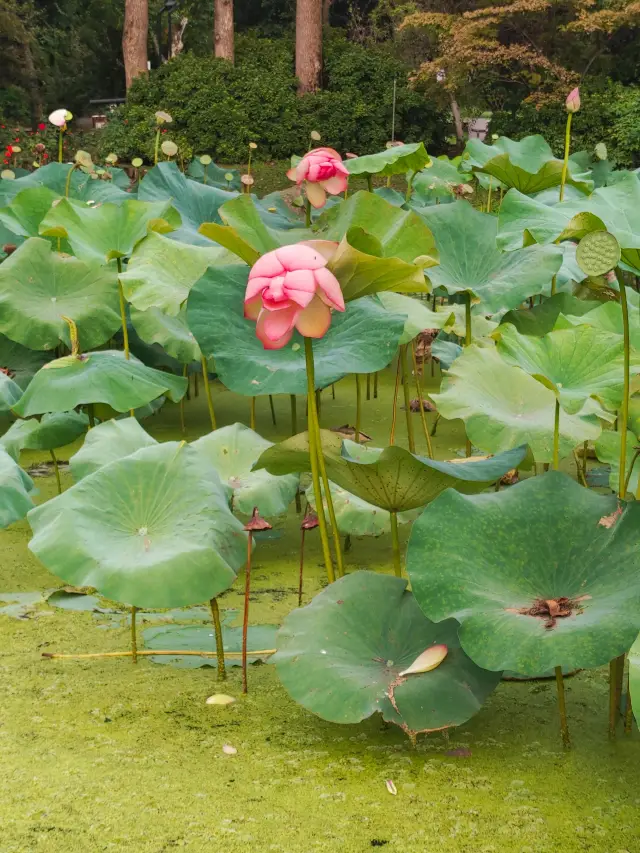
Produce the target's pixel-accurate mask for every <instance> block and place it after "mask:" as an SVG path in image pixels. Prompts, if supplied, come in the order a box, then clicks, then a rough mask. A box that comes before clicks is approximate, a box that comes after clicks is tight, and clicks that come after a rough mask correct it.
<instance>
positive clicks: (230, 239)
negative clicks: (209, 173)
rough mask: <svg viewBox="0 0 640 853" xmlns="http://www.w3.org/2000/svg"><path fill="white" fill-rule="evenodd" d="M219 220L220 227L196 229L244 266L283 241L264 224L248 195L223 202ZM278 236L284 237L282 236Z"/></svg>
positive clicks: (208, 226) (212, 226) (216, 225)
mask: <svg viewBox="0 0 640 853" xmlns="http://www.w3.org/2000/svg"><path fill="white" fill-rule="evenodd" d="M219 218H220V219H221V220H222V223H224V224H222V225H220V224H218V223H216V222H206V223H204V224H203V225H201V226H200V228H199V229H198V230H199V233H200V234H203V235H204V236H205V237H208V238H209V239H210V240H214V241H215V242H216V243H219V244H220V245H221V246H224V247H225V248H226V249H228V250H229V251H230V252H233V253H234V254H236V255H237V256H238V257H239V258H241V259H242V260H243V261H245V263H248V264H254V263H255V262H256V261H257V259H258V258H259V256H260V255H264V254H265V253H266V252H271V251H273V249H277V248H278V247H279V246H281V245H282V244H283V240H282V239H279V238H278V237H276V236H275V234H274V232H273V231H270V230H269V228H267V226H266V225H265V224H264V222H263V221H262V219H261V218H260V214H259V212H258V210H257V208H256V207H255V205H254V204H253V202H252V200H251V197H250V196H248V195H241V196H237V197H236V198H234V199H232V200H230V201H227V202H226V203H225V204H224V206H223V207H221V208H220V211H219ZM279 236H281V237H282V238H284V237H285V235H284V234H283V235H279ZM294 242H295V238H294Z"/></svg>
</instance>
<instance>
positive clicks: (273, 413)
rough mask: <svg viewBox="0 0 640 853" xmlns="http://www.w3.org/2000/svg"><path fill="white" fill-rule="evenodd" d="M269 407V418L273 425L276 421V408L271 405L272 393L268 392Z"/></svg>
mask: <svg viewBox="0 0 640 853" xmlns="http://www.w3.org/2000/svg"><path fill="white" fill-rule="evenodd" d="M269 408H270V409H271V420H272V422H273V425H274V426H277V425H278V423H277V421H276V410H275V407H274V405H273V395H272V394H269Z"/></svg>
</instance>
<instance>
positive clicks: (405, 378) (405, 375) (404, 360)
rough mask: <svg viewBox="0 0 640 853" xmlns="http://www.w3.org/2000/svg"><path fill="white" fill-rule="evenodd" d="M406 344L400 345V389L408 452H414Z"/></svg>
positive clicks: (414, 441) (414, 443)
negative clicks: (402, 397)
mask: <svg viewBox="0 0 640 853" xmlns="http://www.w3.org/2000/svg"><path fill="white" fill-rule="evenodd" d="M407 349H408V344H403V345H402V346H401V347H400V357H401V359H402V390H403V392H404V413H405V418H406V421H407V440H408V442H409V453H415V452H416V440H415V436H414V434H413V420H412V418H411V394H410V393H409V365H408V361H407Z"/></svg>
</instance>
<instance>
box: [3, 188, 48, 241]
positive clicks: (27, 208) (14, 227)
mask: <svg viewBox="0 0 640 853" xmlns="http://www.w3.org/2000/svg"><path fill="white" fill-rule="evenodd" d="M58 198H60V196H59V195H58V194H57V193H55V192H53V190H50V189H49V188H48V187H44V186H40V187H28V188H27V189H23V190H21V192H19V193H18V194H17V195H15V196H14V197H13V199H12V200H11V201H10V203H9V204H8V205H7V206H6V207H3V208H0V222H2V223H3V225H5V226H6V227H7V228H8V229H9V231H12V232H13V233H14V234H19V235H20V236H21V237H37V236H38V234H39V228H40V223H41V222H42V220H43V219H44V217H45V215H46V214H47V213H48V212H49V211H50V210H51V205H52V204H53V202H54V201H55V200H56V199H58Z"/></svg>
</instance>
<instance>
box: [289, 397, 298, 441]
mask: <svg viewBox="0 0 640 853" xmlns="http://www.w3.org/2000/svg"><path fill="white" fill-rule="evenodd" d="M289 400H290V401H291V435H297V434H298V401H297V399H296V395H295V394H290V395H289Z"/></svg>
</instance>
